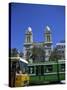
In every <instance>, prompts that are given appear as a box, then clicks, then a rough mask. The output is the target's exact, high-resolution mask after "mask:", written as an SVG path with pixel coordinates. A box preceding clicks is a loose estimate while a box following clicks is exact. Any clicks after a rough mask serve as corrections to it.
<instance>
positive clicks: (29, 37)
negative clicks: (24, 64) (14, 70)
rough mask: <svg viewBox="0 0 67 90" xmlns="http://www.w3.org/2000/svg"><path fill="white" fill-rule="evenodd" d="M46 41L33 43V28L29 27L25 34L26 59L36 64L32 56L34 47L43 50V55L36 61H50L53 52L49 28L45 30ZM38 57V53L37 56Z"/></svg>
mask: <svg viewBox="0 0 67 90" xmlns="http://www.w3.org/2000/svg"><path fill="white" fill-rule="evenodd" d="M43 33H44V41H43V42H34V41H33V38H34V37H33V31H32V28H31V27H28V29H27V30H26V32H25V42H24V58H25V59H26V60H27V59H28V60H29V61H30V62H34V60H33V58H31V56H32V49H33V48H34V47H36V48H35V49H37V48H40V52H41V50H43V51H44V52H43V54H42V55H39V57H37V58H36V61H39V60H40V62H41V61H49V57H50V55H51V52H52V49H53V48H52V33H51V29H50V27H49V26H46V27H45V30H44V32H43ZM37 55H38V52H37V53H36V56H37Z"/></svg>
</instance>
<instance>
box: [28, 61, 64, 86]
mask: <svg viewBox="0 0 67 90" xmlns="http://www.w3.org/2000/svg"><path fill="white" fill-rule="evenodd" d="M28 71H29V84H30V85H36V84H47V83H54V82H55V83H60V82H61V81H62V80H65V61H64V60H59V61H45V62H43V63H29V64H28Z"/></svg>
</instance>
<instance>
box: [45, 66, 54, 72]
mask: <svg viewBox="0 0 67 90" xmlns="http://www.w3.org/2000/svg"><path fill="white" fill-rule="evenodd" d="M52 71H53V67H52V65H46V67H45V72H52Z"/></svg>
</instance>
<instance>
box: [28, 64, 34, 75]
mask: <svg viewBox="0 0 67 90" xmlns="http://www.w3.org/2000/svg"><path fill="white" fill-rule="evenodd" d="M29 73H30V74H34V67H33V66H30V67H29Z"/></svg>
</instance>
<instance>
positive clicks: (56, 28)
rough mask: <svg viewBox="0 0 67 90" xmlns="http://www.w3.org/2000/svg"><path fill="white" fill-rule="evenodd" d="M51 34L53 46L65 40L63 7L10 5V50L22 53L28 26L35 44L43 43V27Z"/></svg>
mask: <svg viewBox="0 0 67 90" xmlns="http://www.w3.org/2000/svg"><path fill="white" fill-rule="evenodd" d="M47 25H48V26H49V27H50V28H51V32H52V40H53V45H55V44H56V43H57V42H59V41H61V40H64V39H65V7H64V6H53V5H40V4H37V5H36V4H23V3H12V4H11V48H17V49H18V50H20V51H22V49H23V44H24V40H25V31H26V30H27V28H28V27H29V26H30V27H31V28H32V31H33V38H34V41H35V42H42V41H44V32H45V27H46V26H47Z"/></svg>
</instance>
